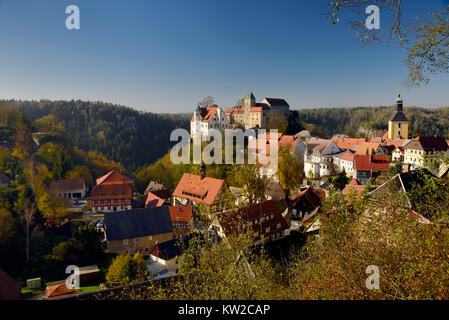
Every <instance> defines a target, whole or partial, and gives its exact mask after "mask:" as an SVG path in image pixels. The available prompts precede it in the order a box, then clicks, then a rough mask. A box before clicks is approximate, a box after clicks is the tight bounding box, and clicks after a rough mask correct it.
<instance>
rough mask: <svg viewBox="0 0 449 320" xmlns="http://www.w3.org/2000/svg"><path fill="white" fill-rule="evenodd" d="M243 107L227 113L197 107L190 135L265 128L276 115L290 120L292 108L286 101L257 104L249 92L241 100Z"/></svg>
mask: <svg viewBox="0 0 449 320" xmlns="http://www.w3.org/2000/svg"><path fill="white" fill-rule="evenodd" d="M241 102H242V105H241V106H236V107H233V108H230V109H228V110H226V111H223V109H222V108H221V107H219V106H216V105H214V106H210V107H200V106H197V108H196V109H195V111H194V113H193V117H192V119H191V121H190V135H191V136H192V137H193V136H196V135H199V136H208V135H209V129H219V130H224V129H229V128H231V127H238V126H240V127H242V128H244V129H245V130H246V129H252V128H265V127H266V125H267V121H268V118H269V117H270V116H272V115H273V114H275V113H280V114H282V115H283V116H284V117H285V118H286V119H288V117H289V114H290V106H289V104H288V103H287V101H285V99H278V98H264V99H263V100H262V102H260V103H257V102H256V97H255V96H254V94H253V93H252V92H249V93H248V94H247V95H246V96H245V97H243V99H242V100H241Z"/></svg>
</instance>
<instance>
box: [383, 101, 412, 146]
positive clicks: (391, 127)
mask: <svg viewBox="0 0 449 320" xmlns="http://www.w3.org/2000/svg"><path fill="white" fill-rule="evenodd" d="M402 105H403V101H402V98H401V94H400V93H399V94H398V97H397V99H396V112H395V114H394V115H393V117H391V119H390V121H388V139H395V138H405V139H407V138H408V120H407V117H406V116H405V114H404V112H403V111H402Z"/></svg>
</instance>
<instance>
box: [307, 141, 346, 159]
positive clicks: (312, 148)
mask: <svg viewBox="0 0 449 320" xmlns="http://www.w3.org/2000/svg"><path fill="white" fill-rule="evenodd" d="M332 144H335V142H333V141H332V140H328V139H321V138H316V137H312V138H310V140H309V141H308V143H307V150H308V153H309V154H310V153H313V152H316V153H319V154H320V155H323V154H324V153H325V152H326V150H327V149H328V148H329V147H330V146H331V145H332ZM337 148H338V146H337ZM339 149H340V148H339ZM340 150H341V149H340Z"/></svg>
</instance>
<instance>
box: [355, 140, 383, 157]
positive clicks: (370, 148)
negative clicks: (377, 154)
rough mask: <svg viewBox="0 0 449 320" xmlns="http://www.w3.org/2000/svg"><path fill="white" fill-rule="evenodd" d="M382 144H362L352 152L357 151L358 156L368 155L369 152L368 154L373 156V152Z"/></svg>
mask: <svg viewBox="0 0 449 320" xmlns="http://www.w3.org/2000/svg"><path fill="white" fill-rule="evenodd" d="M380 144H381V143H380V142H362V143H359V144H358V145H356V146H354V148H353V149H352V150H353V151H355V153H356V154H360V155H366V153H367V151H368V154H372V151H373V150H374V151H376V150H377V148H379V146H380Z"/></svg>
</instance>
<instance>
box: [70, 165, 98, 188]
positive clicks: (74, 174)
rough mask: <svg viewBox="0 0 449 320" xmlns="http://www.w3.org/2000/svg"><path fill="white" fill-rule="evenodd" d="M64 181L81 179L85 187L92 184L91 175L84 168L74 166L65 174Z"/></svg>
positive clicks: (86, 168) (87, 169)
mask: <svg viewBox="0 0 449 320" xmlns="http://www.w3.org/2000/svg"><path fill="white" fill-rule="evenodd" d="M65 178H66V179H83V180H84V181H85V183H86V185H92V184H93V178H92V174H91V173H90V170H89V168H88V167H86V166H82V165H76V166H75V167H74V168H73V169H72V170H70V171H67V173H66V174H65Z"/></svg>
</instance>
